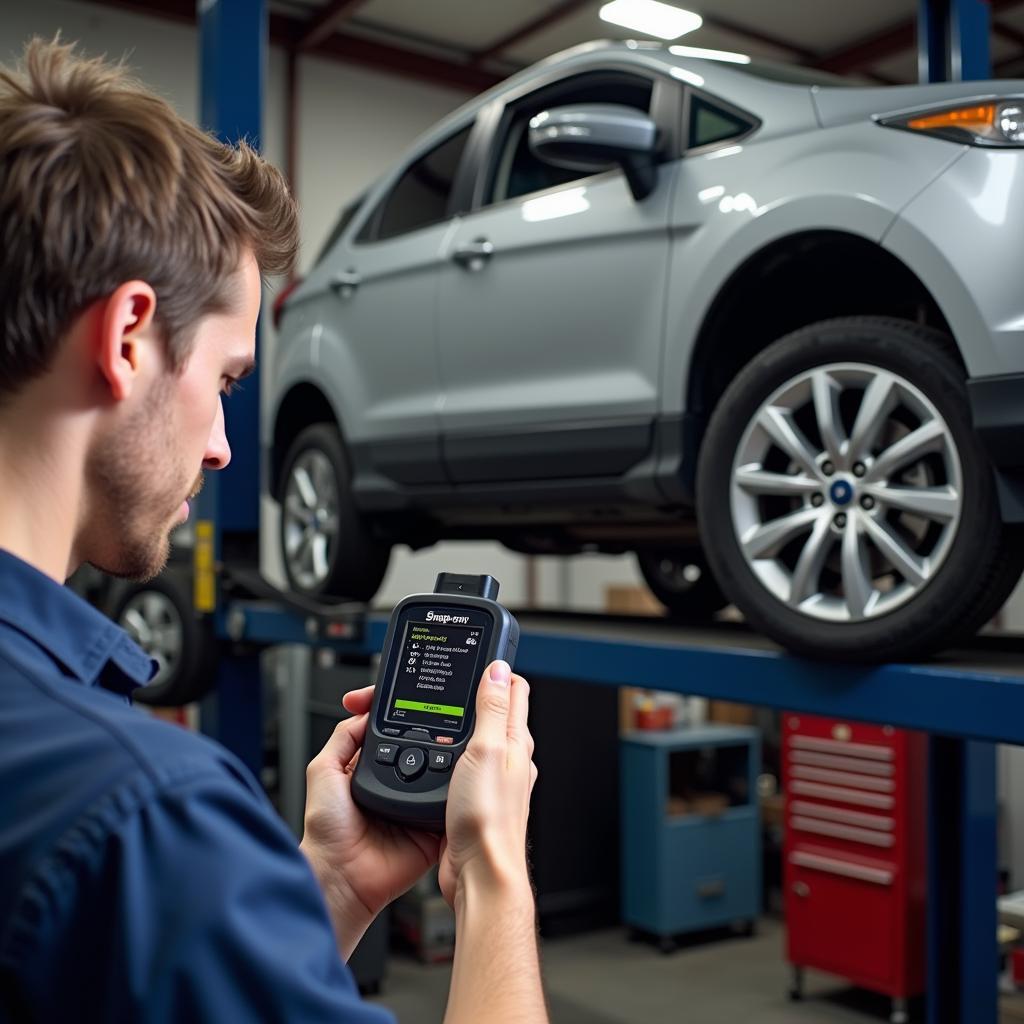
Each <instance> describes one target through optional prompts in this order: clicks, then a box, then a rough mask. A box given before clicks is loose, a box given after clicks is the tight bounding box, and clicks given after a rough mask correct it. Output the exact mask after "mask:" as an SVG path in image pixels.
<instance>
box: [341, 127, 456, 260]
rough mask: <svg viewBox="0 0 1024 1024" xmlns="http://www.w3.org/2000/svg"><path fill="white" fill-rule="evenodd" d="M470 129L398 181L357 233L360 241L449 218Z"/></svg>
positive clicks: (393, 236)
mask: <svg viewBox="0 0 1024 1024" xmlns="http://www.w3.org/2000/svg"><path fill="white" fill-rule="evenodd" d="M472 127H473V126H472V125H467V126H466V127H465V128H463V129H462V131H460V132H458V133H456V134H455V135H453V136H451V138H449V139H446V140H445V141H444V142H442V143H441V144H440V145H439V146H435V147H434V148H433V149H432V150H431V151H430V152H429V153H427V154H426V155H425V156H422V157H420V159H419V160H417V161H416V162H415V163H414V164H412V165H411V166H410V167H409V168H408V169H407V170H406V172H405V173H404V174H403V175H402V176H401V177H400V178H399V179H398V181H397V182H396V184H395V186H394V187H393V188H392V189H391V191H390V192H389V193H388V194H387V195H386V196H385V197H384V199H383V200H381V202H380V204H379V206H378V208H377V210H376V211H374V214H373V215H372V216H371V217H370V219H369V220H368V221H367V223H366V226H365V227H364V229H363V231H362V232H360V236H359V237H360V241H366V240H369V239H377V240H378V241H382V240H383V239H385V238H396V237H398V236H399V235H405V234H408V233H409V232H410V231H416V230H417V229H418V228H425V227H427V226H428V225H430V224H437V223H440V222H441V221H443V220H445V219H447V217H448V202H449V200H450V199H451V195H452V187H453V185H454V184H455V175H456V173H457V171H458V169H459V163H460V161H461V160H462V154H463V152H464V151H465V148H466V141H467V140H468V139H469V133H470V130H471V129H472Z"/></svg>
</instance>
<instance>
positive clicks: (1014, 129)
mask: <svg viewBox="0 0 1024 1024" xmlns="http://www.w3.org/2000/svg"><path fill="white" fill-rule="evenodd" d="M879 124H883V125H885V126H886V127H887V128H901V129H903V130H904V131H909V132H922V133H924V134H925V135H934V136H937V137H938V138H940V139H948V140H949V141H950V142H959V143H961V144H966V145H969V146H996V147H1003V148H1015V147H1020V146H1024V99H1007V100H986V101H984V102H982V103H979V102H977V101H975V102H974V103H968V104H961V105H960V106H956V107H944V108H942V109H939V110H925V111H918V112H916V113H914V114H900V115H898V116H896V117H883V118H879Z"/></svg>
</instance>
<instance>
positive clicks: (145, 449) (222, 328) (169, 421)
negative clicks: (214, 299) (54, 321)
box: [84, 257, 260, 580]
mask: <svg viewBox="0 0 1024 1024" xmlns="http://www.w3.org/2000/svg"><path fill="white" fill-rule="evenodd" d="M234 289H235V300H234V302H233V304H232V308H231V309H230V310H228V311H227V312H225V313H219V314H215V315H212V316H208V317H205V318H204V319H203V320H201V321H200V323H199V326H198V328H197V330H196V334H195V339H194V341H193V345H192V349H191V353H190V355H189V357H188V361H187V362H186V364H185V367H184V369H183V370H182V371H181V373H180V374H175V373H172V372H171V371H170V370H165V372H164V373H162V374H161V375H160V376H159V377H158V378H157V379H156V380H155V381H154V382H153V383H152V385H151V386H150V387H149V389H148V393H147V394H145V395H144V396H141V395H140V396H139V400H138V401H136V402H135V403H134V407H133V408H132V409H130V410H126V411H125V414H124V418H123V420H122V421H121V422H120V423H118V424H117V426H116V428H112V429H111V430H110V431H109V432H108V433H107V434H106V435H105V436H103V437H102V438H101V439H99V440H98V441H97V443H96V445H95V446H94V448H93V450H92V451H91V452H90V457H89V460H88V463H87V467H86V474H87V486H88V490H89V496H90V501H89V506H90V514H89V520H90V521H89V524H88V530H87V535H88V538H89V543H88V550H86V551H85V552H84V554H85V556H86V558H87V559H88V561H90V562H91V563H92V564H93V565H95V566H96V567H97V568H99V569H102V570H104V571H105V572H109V573H111V574H112V575H115V576H121V577H125V578H128V579H135V580H148V579H152V578H153V577H154V576H156V575H157V574H158V573H159V572H160V570H161V569H163V567H164V565H165V564H166V563H167V557H168V555H169V553H170V534H171V531H172V530H173V529H174V528H175V527H176V526H178V525H180V524H181V523H183V522H184V521H185V519H187V518H188V505H187V504H186V499H188V498H191V497H193V496H194V495H195V494H197V493H198V491H199V488H200V487H201V486H202V470H203V469H223V468H224V467H225V466H226V465H227V464H228V462H229V461H230V458H231V449H230V448H229V446H228V442H227V438H226V436H225V433H224V409H223V405H222V397H223V395H224V394H225V393H226V392H227V391H229V390H230V387H231V384H232V382H233V381H235V380H238V379H239V378H240V377H242V376H244V375H245V374H246V373H247V372H249V370H251V368H252V365H253V358H254V354H255V345H256V318H257V316H258V315H259V308H260V276H259V270H258V268H257V266H256V262H255V261H254V260H253V259H252V258H251V257H250V258H249V259H248V260H247V262H246V263H245V265H244V267H243V268H242V269H241V270H240V271H239V272H238V274H237V275H236V278H235V283H234Z"/></svg>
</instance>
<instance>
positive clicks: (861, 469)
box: [853, 462, 867, 476]
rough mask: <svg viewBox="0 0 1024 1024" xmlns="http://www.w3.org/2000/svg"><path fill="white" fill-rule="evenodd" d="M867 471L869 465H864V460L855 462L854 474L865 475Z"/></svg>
mask: <svg viewBox="0 0 1024 1024" xmlns="http://www.w3.org/2000/svg"><path fill="white" fill-rule="evenodd" d="M866 472H867V467H866V466H865V465H864V463H863V462H855V463H854V464H853V475H854V476H863V475H864V474H865V473H866Z"/></svg>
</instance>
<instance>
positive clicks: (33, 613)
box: [0, 549, 157, 694]
mask: <svg viewBox="0 0 1024 1024" xmlns="http://www.w3.org/2000/svg"><path fill="white" fill-rule="evenodd" d="M0 622H4V623H7V625H9V626H11V627H13V628H14V629H16V630H18V632H20V633H23V634H24V635H25V636H27V637H28V638H29V639H30V640H32V641H34V642H35V643H36V644H37V645H38V646H39V647H41V648H42V649H43V650H44V651H46V653H47V654H49V655H50V657H51V658H53V659H54V661H56V662H57V663H58V664H59V665H60V666H61V668H62V669H63V670H64V673H65V674H66V675H69V676H72V677H73V678H75V679H77V680H79V682H82V683H84V684H85V685H86V686H101V687H103V688H104V689H107V690H113V691H114V692H116V693H121V694H128V693H130V692H131V691H132V690H134V689H135V688H136V687H138V686H141V685H143V684H144V683H148V682H149V680H150V679H151V678H152V677H153V675H154V674H155V672H156V668H157V666H156V662H155V661H153V659H152V658H150V657H149V655H147V654H146V653H145V652H144V651H143V650H142V648H141V647H139V645H138V644H136V643H135V641H134V640H132V638H131V637H130V636H129V635H128V634H127V633H126V632H125V631H124V630H123V629H121V627H120V626H117V625H115V624H114V623H113V622H111V621H110V619H108V618H107V617H106V616H105V615H104V614H103V613H102V612H100V611H97V609H95V608H93V607H92V605H90V604H89V603H88V602H86V601H85V600H83V599H82V598H81V597H79V596H78V595H77V594H76V593H75V592H74V591H72V590H70V589H69V588H68V587H63V586H61V585H60V584H59V583H57V582H56V581H55V580H53V579H51V578H50V577H49V576H47V575H46V574H45V573H42V572H40V571H39V570H38V569H36V568H34V567H33V566H31V565H29V564H28V563H27V562H24V561H22V560H21V559H20V558H18V557H16V556H15V555H12V554H10V552H7V551H4V550H2V549H0Z"/></svg>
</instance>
